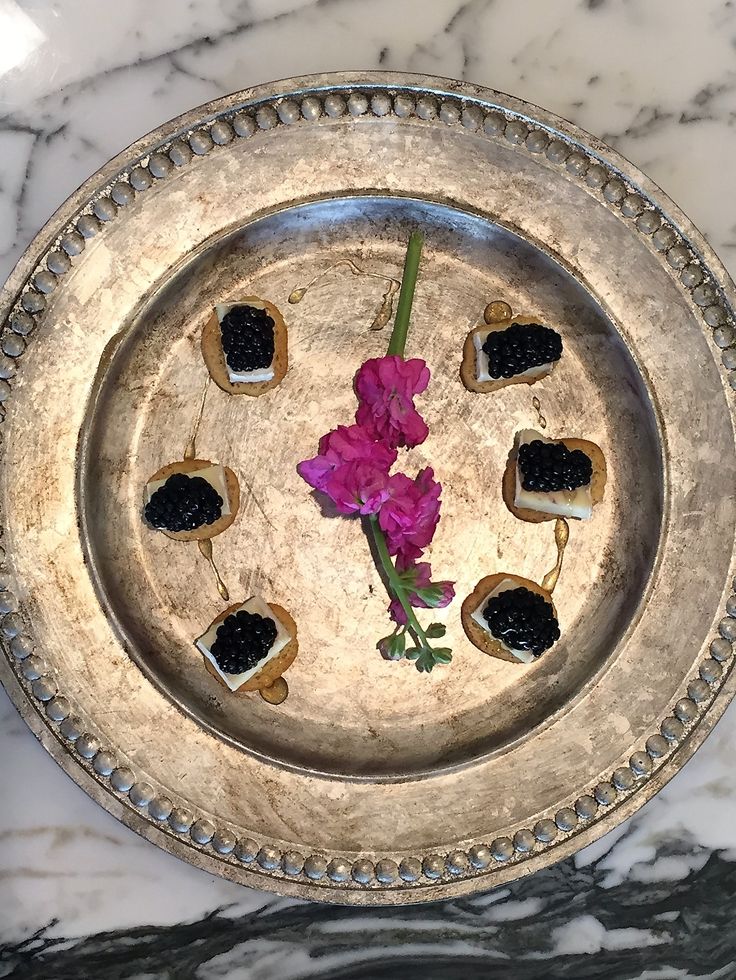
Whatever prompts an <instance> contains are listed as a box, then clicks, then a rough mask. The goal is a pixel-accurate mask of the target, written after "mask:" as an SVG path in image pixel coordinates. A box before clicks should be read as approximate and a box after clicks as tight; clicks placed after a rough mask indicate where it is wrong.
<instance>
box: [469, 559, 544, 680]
mask: <svg viewBox="0 0 736 980" xmlns="http://www.w3.org/2000/svg"><path fill="white" fill-rule="evenodd" d="M518 588H520V586H519V583H518V582H514V581H513V580H512V579H510V578H504V579H501V581H500V582H499V583H498V585H497V586H496V588H495V589H493V591H492V592H489V593H488V595H487V596H485V597H484V599H483V601H482V602H481V603H480V605H479V606H478V608H477V609H476V610H474V612H472V613H471V614H470V618H471V619H472V620H474V622H476V623H477V624H478V626H480V628H481V629H482V630H484V631H485V632H486V633H488V635H489V636H493V633H491V631H490V629H489V628H488V623H487V621H486V619H485V617H484V616H483V610H484V609H485V607H486V605H487V604H488V600H489V599H492V598H493V597H494V596H495V595H500V594H501V593H502V592H508V590H509V589H518ZM493 639H494V640H495V641H496V642H497V643H500V644H501V646H502V647H503V648H504V650H507V651H508V652H509V653H510V654H511V656H512V657H515V658H516V659H517V660H519V661H521V663H523V664H530V663H533V661H534V654H533V653H532V652H531V650H512V649H511V647H508V646H506V644H505V643H504V642H503V640H500V639H499V638H498V637H497V636H493Z"/></svg>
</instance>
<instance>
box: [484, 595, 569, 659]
mask: <svg viewBox="0 0 736 980" xmlns="http://www.w3.org/2000/svg"><path fill="white" fill-rule="evenodd" d="M483 618H484V619H485V620H486V622H487V623H488V629H489V630H490V631H491V633H492V634H493V636H494V637H495V638H496V639H497V640H500V641H501V642H502V643H505V644H506V646H507V647H509V649H511V650H529V651H530V652H531V653H532V654H534V656H535V657H538V656H539V655H540V654H541V653H544V651H545V650H548V649H549V648H550V647H551V646H552V644H553V643H556V642H557V640H559V638H560V627H559V625H558V623H557V620H556V618H555V614H554V612H553V610H552V605H551V604H550V603H549V602H547V600H546V599H545V598H544V596H541V595H539V594H538V593H537V592H532V591H531V590H530V589H525V588H524V587H523V586H520V587H519V588H518V589H507V590H506V591H505V592H501V593H499V594H498V595H494V596H493V598H491V599H489V600H488V603H487V605H486V607H485V609H484V610H483Z"/></svg>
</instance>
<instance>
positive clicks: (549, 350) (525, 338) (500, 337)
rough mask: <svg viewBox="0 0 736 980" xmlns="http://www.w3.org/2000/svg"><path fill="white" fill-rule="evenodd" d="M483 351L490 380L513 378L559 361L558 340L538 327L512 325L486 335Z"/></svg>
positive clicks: (544, 329)
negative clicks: (531, 369) (541, 365)
mask: <svg viewBox="0 0 736 980" xmlns="http://www.w3.org/2000/svg"><path fill="white" fill-rule="evenodd" d="M483 350H484V351H485V352H486V354H487V355H488V373H489V374H490V376H491V377H492V378H513V377H514V376H515V375H517V374H523V373H524V371H528V370H529V369H530V368H534V367H539V365H540V364H552V363H554V361H559V359H560V358H561V357H562V337H560V335H559V334H558V333H557V331H556V330H553V329H552V328H551V327H543V326H542V324H541V323H512V324H511V326H510V327H507V329H506V330H493V331H491V333H489V334H488V336H487V337H486V339H485V341H484V343H483Z"/></svg>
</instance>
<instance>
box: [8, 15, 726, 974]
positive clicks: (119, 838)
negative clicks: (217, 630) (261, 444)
mask: <svg viewBox="0 0 736 980" xmlns="http://www.w3.org/2000/svg"><path fill="white" fill-rule="evenodd" d="M735 46H736V5H734V4H733V3H732V2H730V0H726V2H724V0H703V2H702V3H700V4H699V5H697V7H694V6H693V5H692V4H688V3H686V2H684V0H669V2H665V0H649V2H648V3H646V4H643V3H636V2H634V0H559V2H557V3H555V4H545V3H543V2H542V0H528V2H527V3H525V4H521V5H520V4H519V3H518V2H516V0H466V2H461V0H432V2H426V0H424V2H423V0H405V2H404V3H402V4H400V5H399V4H396V3H395V2H390V0H249V2H242V0H221V2H216V0H192V2H188V3H186V4H182V3H180V2H176V0H159V2H158V3H157V4H156V9H155V15H154V13H153V11H152V9H151V7H150V5H149V4H146V3H144V2H143V0H129V2H128V3H125V4H117V5H105V6H104V11H103V8H102V5H100V4H99V3H95V2H94V0H57V2H53V3H48V4H43V5H41V4H31V3H16V2H14V0H0V274H2V275H4V274H6V273H7V272H8V271H9V269H10V268H11V266H12V264H13V262H14V261H15V260H16V259H17V257H18V255H19V254H20V252H21V251H22V249H23V248H24V247H25V245H26V244H27V243H28V241H29V240H30V239H31V237H32V236H33V234H34V232H35V231H36V230H37V228H38V227H39V226H40V225H41V224H42V223H43V222H44V221H45V220H46V218H47V217H48V215H49V214H50V213H51V212H52V211H53V209H54V208H55V207H57V206H58V205H59V204H60V203H61V202H62V201H63V200H64V198H65V197H66V196H67V195H68V194H69V193H70V192H71V191H72V190H73V189H74V188H75V187H76V186H77V185H78V184H79V183H80V181H81V180H83V179H84V178H85V177H86V176H87V175H88V174H90V173H91V172H93V171H94V170H95V169H96V168H97V167H99V166H100V165H101V164H102V163H104V162H105V160H107V159H108V158H109V157H110V156H111V155H113V154H114V153H115V152H117V151H118V150H119V149H120V148H122V147H123V146H124V145H126V144H127V143H129V142H130V141H132V140H133V139H135V138H136V137H138V136H139V135H140V134H142V133H144V132H146V131H147V130H149V129H151V128H153V127H154V126H156V125H158V124H159V123H161V122H163V121H164V120H165V119H167V118H169V117H171V116H173V115H175V114H177V113H179V112H181V111H183V110H185V109H187V108H189V107H190V106H192V105H195V104H198V103H201V102H204V101H206V100H208V99H211V98H214V97H216V96H218V95H220V94H222V93H225V92H228V91H232V90H234V89H238V88H242V87H244V86H247V85H250V84H254V83H257V82H259V81H263V80H265V79H268V78H273V77H279V76H286V75H295V74H301V73H306V72H310V71H323V70H327V69H350V68H356V67H363V68H379V67H382V68H386V69H402V70H415V71H422V72H431V73H435V74H444V75H449V76H455V77H461V78H465V79H469V80H473V81H477V82H480V83H483V84H487V85H491V86H493V87H495V88H499V89H501V90H504V91H508V92H512V93H514V94H516V95H518V96H520V97H521V98H524V99H527V100H529V101H530V102H533V103H537V104H541V105H544V106H545V107H547V108H549V109H551V110H553V111H555V112H558V113H559V114H561V115H563V116H565V117H567V118H570V119H572V120H573V121H574V122H576V123H577V124H579V125H581V126H583V127H584V128H586V129H588V130H590V131H592V132H594V133H596V134H598V135H600V136H602V137H603V138H605V139H607V140H608V141H609V142H611V143H612V144H613V145H614V146H616V148H617V149H619V150H620V151H621V152H623V153H624V154H626V155H627V156H629V157H630V158H631V159H633V160H634V162H635V163H636V164H637V165H639V166H640V167H642V169H644V170H645V171H647V172H648V173H649V175H650V176H652V177H653V178H654V179H655V180H656V181H657V182H658V183H660V185H661V186H662V187H663V188H664V189H665V190H666V191H667V193H669V194H670V195H671V196H672V197H673V198H674V199H675V200H677V201H678V203H679V204H680V205H681V206H682V207H683V208H684V210H685V211H686V212H687V213H688V214H689V215H690V216H691V217H692V218H693V220H694V221H695V222H696V224H698V225H699V227H700V228H701V229H702V230H703V231H704V232H705V233H706V235H707V236H708V238H709V240H710V241H711V243H712V244H713V245H714V247H715V248H716V250H717V251H718V252H719V253H720V255H721V257H722V258H723V259H724V261H725V262H726V264H727V265H730V267H731V271H732V272H734V271H735V270H736V218H735V217H734V214H733V209H729V208H728V207H727V206H724V202H728V201H729V200H732V198H733V193H732V190H731V187H730V184H731V179H730V170H731V169H732V168H731V167H730V166H729V161H730V160H731V159H732V158H733V156H734V151H735V150H736V125H735V122H734V121H735V120H736V62H735V61H734V50H735ZM734 732H736V708H734V707H732V708H731V709H730V710H728V711H727V712H726V715H725V716H724V718H723V720H722V722H721V723H720V724H719V725H718V727H717V729H716V731H715V733H714V734H713V735H712V736H711V738H710V739H709V741H708V742H707V743H706V745H705V746H704V747H703V748H702V749H701V750H700V751H699V752H698V754H697V755H696V756H695V758H694V759H693V760H692V761H691V762H690V763H689V764H688V765H687V766H686V767H685V769H684V770H683V771H682V772H681V773H680V774H679V775H678V776H677V777H676V778H675V779H674V780H673V781H672V783H670V784H669V785H668V786H667V787H666V789H665V790H664V791H663V792H662V793H661V794H660V795H659V796H658V797H656V798H655V799H654V800H652V801H651V802H650V803H649V804H648V805H647V806H646V807H645V808H644V809H643V810H642V811H640V813H639V814H638V815H637V816H636V817H635V818H634V819H633V820H632V821H630V822H629V823H628V824H627V825H625V826H624V827H622V828H619V830H617V831H616V832H614V833H613V834H611V835H609V836H608V837H607V838H605V839H604V840H603V841H600V842H598V843H597V844H596V845H593V846H592V847H591V848H588V849H587V850H586V851H583V852H581V853H580V854H579V855H577V856H576V858H575V859H572V860H570V861H566V862H564V863H562V864H560V865H558V866H556V867H555V868H552V869H550V870H549V871H546V872H543V873H542V874H540V875H537V876H534V877H531V878H528V879H526V880H523V881H520V882H517V883H516V884H515V885H513V886H512V887H511V888H504V889H499V890H497V891H496V892H492V893H490V894H489V895H485V896H479V897H477V898H474V899H469V900H466V901H458V902H452V903H446V904H445V905H440V906H430V907H427V908H420V909H403V910H401V911H398V910H397V911H395V910H391V909H386V910H381V911H379V912H375V911H372V912H370V913H367V912H366V913H364V912H361V911H359V910H348V909H339V908H329V907H321V906H308V905H303V904H301V903H296V902H291V901H286V900H279V899H274V898H273V897H271V896H266V895H263V894H261V893H258V892H253V891H249V890H246V889H242V888H240V887H238V886H235V885H233V884H231V883H229V882H226V881H222V880H219V879H214V878H211V877H209V876H208V875H205V874H203V873H201V872H198V871H196V870H195V869H193V868H191V867H189V866H187V865H185V864H182V863H181V862H179V861H177V860H175V859H174V858H172V857H170V856H169V855H167V854H164V853H162V852H160V851H158V850H156V849H155V848H153V847H151V846H150V845H149V844H147V843H146V842H144V841H142V840H139V839H138V838H137V837H136V836H135V835H134V834H132V833H130V832H129V831H127V830H126V829H125V828H123V827H122V826H121V825H119V824H117V823H116V822H115V821H114V820H113V819H112V818H111V817H109V816H108V815H107V814H106V813H104V812H102V811H101V810H99V809H98V808H96V807H95V805H94V804H93V803H92V802H91V801H90V800H89V799H87V798H86V797H85V796H84V794H83V793H82V792H81V790H79V789H78V788H77V787H76V786H75V785H73V784H72V783H71V781H69V780H68V779H67V778H66V776H64V774H63V773H62V772H61V771H60V770H58V769H57V767H56V766H55V765H54V763H53V762H52V761H51V760H50V759H49V758H48V757H47V756H46V755H45V753H44V752H43V751H42V750H41V748H40V747H39V746H38V745H37V744H36V742H35V740H34V739H33V738H32V736H31V734H30V733H29V732H28V731H27V730H26V729H25V727H24V726H23V724H22V723H21V721H20V720H19V718H18V717H17V715H16V714H15V712H14V710H13V709H12V707H11V706H10V705H9V703H8V701H7V699H6V698H5V695H4V694H2V693H1V692H0V737H2V744H3V747H4V749H5V751H4V752H3V754H2V756H0V781H2V784H3V785H4V786H5V787H9V791H8V792H6V793H4V794H3V807H2V809H1V810H0V977H13V978H26V977H42V978H54V980H57V978H58V980H61V978H66V977H90V978H97V977H101V978H107V977H110V978H113V980H115V978H126V980H128V978H142V977H159V976H171V977H177V978H178V977H182V978H183V977H187V978H188V977H196V978H200V980H210V978H228V980H233V978H235V980H239V978H246V977H247V978H248V980H251V978H254V980H261V978H264V980H265V978H271V977H279V978H285V980H287V978H299V977H324V978H328V977H330V978H332V977H334V978H337V977H340V978H343V977H354V978H358V977H361V978H368V977H370V978H384V977H385V978H388V977H394V976H415V975H416V976H422V977H427V978H435V977H437V978H439V977H468V978H474V977H486V976H494V977H495V976H498V977H501V978H504V977H509V978H512V977H513V978H516V977H520V978H522V977H529V978H536V977H540V978H542V977H558V976H559V977H570V978H578V977H580V978H586V980H587V978H592V977H606V978H613V980H619V978H620V980H627V978H632V980H633V978H636V977H642V978H643V977H652V978H653V977H657V978H662V977H664V978H669V977H671V978H675V977H677V978H680V977H681V978H695V977H699V978H705V977H735V976H736V932H735V931H734V929H733V927H732V925H731V923H730V900H731V898H732V894H733V884H732V882H733V880H734V870H735V869H734V864H733V862H734V861H735V860H736V775H734V771H733V767H732V750H731V744H732V740H733V736H734Z"/></svg>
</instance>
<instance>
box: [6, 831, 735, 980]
mask: <svg viewBox="0 0 736 980" xmlns="http://www.w3.org/2000/svg"><path fill="white" fill-rule="evenodd" d="M691 850H692V848H691V847H689V846H686V845H684V844H683V845H680V846H678V845H673V844H669V845H667V846H665V847H662V848H660V849H659V850H658V851H657V855H656V857H657V860H660V859H662V858H666V857H668V856H682V855H683V854H689V853H690V852H691ZM604 859H605V855H603V856H601V857H600V858H599V859H598V861H596V862H595V863H593V864H592V865H590V866H588V867H584V868H578V867H576V865H575V862H574V860H572V859H571V860H568V861H564V862H562V863H561V864H559V865H557V866H555V867H553V868H550V869H548V870H546V871H543V872H541V873H539V874H537V875H534V876H532V877H531V878H528V879H526V880H522V881H519V882H516V883H514V884H512V885H511V886H509V887H508V888H503V889H499V890H498V891H497V892H495V893H494V892H491V893H489V894H487V895H481V896H476V897H473V898H468V899H460V900H457V901H449V902H444V903H438V904H434V905H430V906H412V907H409V908H406V909H402V910H401V913H400V914H397V910H395V909H391V908H387V909H376V910H360V909H351V908H341V907H332V906H327V905H315V904H306V903H301V902H292V901H285V900H282V899H277V898H274V899H272V900H269V901H267V902H266V903H265V904H264V905H263V906H262V907H261V908H260V909H257V910H256V911H255V912H253V913H251V914H247V915H241V916H238V917H230V916H229V914H228V910H227V909H216V910H214V911H213V912H212V913H211V914H210V915H208V916H206V917H205V918H204V919H201V920H200V921H197V922H190V923H182V924H179V925H175V926H171V927H168V928H154V927H146V926H141V927H138V928H134V929H129V930H121V931H116V932H106V933H99V934H97V935H92V936H88V937H84V938H81V939H78V940H70V939H66V938H63V937H62V938H50V937H49V935H48V933H49V929H50V928H52V927H53V926H54V925H55V924H54V923H50V924H49V925H48V926H46V927H45V928H42V929H39V930H38V932H36V933H35V934H34V935H32V936H29V937H27V938H26V939H24V940H22V941H21V942H18V943H16V944H8V945H6V946H5V947H4V948H2V949H0V978H3V980H37V978H38V980H41V978H43V980H138V978H142V977H146V978H162V980H216V978H219V977H237V978H238V980H240V978H241V977H243V978H248V980H250V978H251V977H252V978H253V980H266V978H270V977H274V978H277V980H307V978H315V980H338V978H339V980H394V978H397V980H398V978H402V980H409V978H414V977H417V978H420V977H421V978H423V980H445V978H464V980H481V978H488V977H493V978H497V980H555V978H560V980H563V978H564V980H635V978H640V977H642V978H643V977H646V978H652V980H653V978H655V977H656V978H665V980H666V978H673V980H674V978H692V980H694V978H700V980H705V978H708V977H713V978H715V977H719V978H723V977H725V978H736V925H735V924H734V920H733V908H734V902H735V900H736V866H734V864H733V863H731V862H729V861H727V860H725V859H724V858H723V857H722V856H720V855H719V854H717V853H714V854H711V855H710V856H709V857H708V859H707V861H706V862H705V864H704V865H703V866H702V867H701V868H700V869H699V870H697V871H694V872H692V873H691V874H689V875H688V876H687V877H685V878H684V879H682V880H679V881H674V882H672V881H666V882H661V881H660V882H656V881H655V882H647V883H641V882H639V883H637V882H632V881H630V880H629V881H626V882H623V883H622V884H620V885H616V886H614V887H611V888H606V887H605V885H604V881H605V871H604V870H603V868H602V867H600V865H601V863H602V862H603V861H604ZM576 924H577V930H576V931H575V929H574V927H575V925H576ZM581 930H582V932H581ZM581 936H582V938H581ZM297 950H298V951H299V955H295V954H296V951H297Z"/></svg>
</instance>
